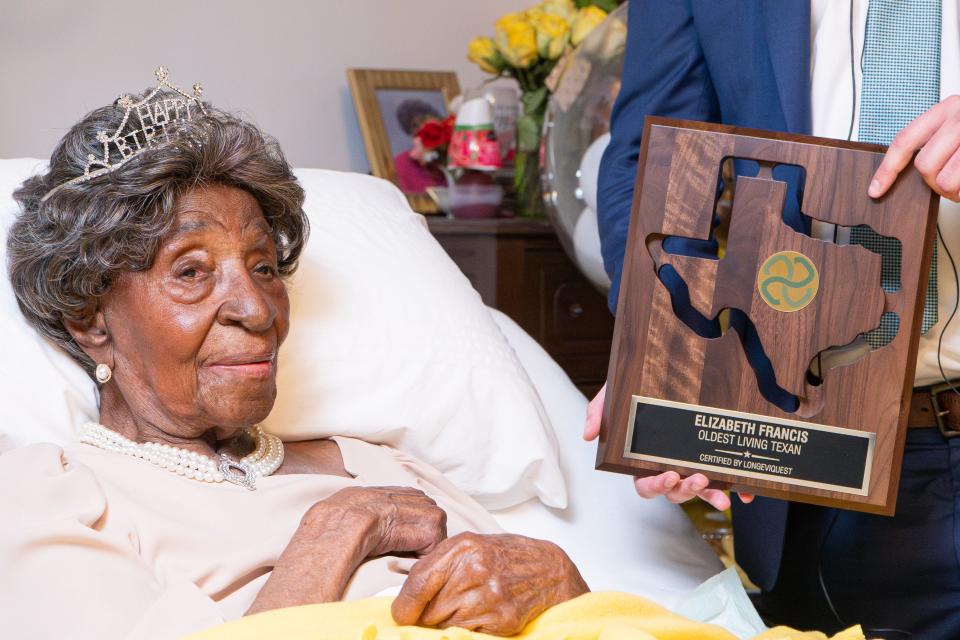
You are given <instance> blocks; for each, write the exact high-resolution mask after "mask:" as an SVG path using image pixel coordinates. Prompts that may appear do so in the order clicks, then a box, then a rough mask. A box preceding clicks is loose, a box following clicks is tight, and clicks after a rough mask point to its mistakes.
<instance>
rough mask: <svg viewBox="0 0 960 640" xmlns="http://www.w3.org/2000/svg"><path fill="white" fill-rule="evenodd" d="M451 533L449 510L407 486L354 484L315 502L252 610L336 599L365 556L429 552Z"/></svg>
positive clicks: (275, 566)
mask: <svg viewBox="0 0 960 640" xmlns="http://www.w3.org/2000/svg"><path fill="white" fill-rule="evenodd" d="M446 537H447V514H446V513H445V512H444V511H443V509H441V508H440V507H438V506H437V503H436V502H434V501H433V500H431V499H430V498H429V497H427V495H426V494H425V493H423V492H422V491H418V490H417V489H410V488H407V487H349V488H347V489H342V490H340V491H338V492H337V493H335V494H333V495H332V496H330V497H329V498H326V499H324V500H321V501H320V502H317V503H316V504H315V505H313V506H312V507H310V509H309V510H308V511H307V513H306V514H305V515H304V516H303V518H302V519H301V520H300V526H299V527H297V531H296V533H294V535H293V538H291V539H290V542H289V543H288V544H287V548H286V549H284V551H283V553H282V554H281V555H280V558H279V559H278V560H277V563H276V564H275V565H274V567H273V571H272V572H271V573H270V577H269V578H268V579H267V582H266V583H265V584H264V585H263V588H262V589H260V593H258V594H257V597H256V599H255V600H254V601H253V604H251V605H250V608H249V609H248V610H247V613H246V614H247V615H250V614H254V613H260V612H262V611H269V610H271V609H279V608H281V607H294V606H298V605H302V604H316V603H319V602H335V601H337V600H339V599H340V598H341V597H343V591H344V589H346V586H347V583H348V582H349V581H350V577H351V576H352V575H353V572H354V571H356V570H357V567H359V566H360V565H361V564H362V563H363V561H364V560H366V559H367V558H372V557H376V556H381V555H385V554H388V553H416V554H419V555H422V554H426V553H429V552H430V551H432V550H433V549H435V548H436V547H437V545H438V544H440V542H441V541H443V540H444V539H445V538H446Z"/></svg>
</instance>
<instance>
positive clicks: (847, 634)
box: [189, 592, 863, 640]
mask: <svg viewBox="0 0 960 640" xmlns="http://www.w3.org/2000/svg"><path fill="white" fill-rule="evenodd" d="M390 602H391V598H369V599H367V600H357V601H354V602H334V603H329V604H315V605H307V606H303V607H291V608H289V609H279V610H276V611H268V612H266V613H261V614H259V615H255V616H251V617H249V618H243V619H241V620H234V621H233V622H228V623H226V624H222V625H220V626H217V627H214V628H212V629H208V630H207V631H203V632H201V633H197V634H194V635H191V636H190V637H189V640H260V639H262V638H270V639H271V640H484V639H485V640H492V639H493V638H495V637H496V636H490V635H487V634H484V633H474V632H471V631H465V630H463V629H458V628H450V629H444V630H437V629H425V628H422V627H398V626H397V625H396V624H394V622H393V619H392V618H391V617H390ZM514 637H516V638H523V639H524V640H736V637H735V636H733V635H731V634H730V633H727V632H726V631H724V630H723V629H721V628H720V627H716V626H713V625H709V624H703V623H701V622H692V621H690V620H687V619H686V618H682V617H680V616H678V615H676V614H673V613H670V612H669V611H667V610H666V609H664V608H663V607H661V606H659V605H656V604H653V603H652V602H650V601H649V600H645V599H643V598H640V597H638V596H632V595H628V594H625V593H614V592H603V593H588V594H585V595H582V596H580V597H579V598H576V599H574V600H570V601H568V602H564V603H563V604H559V605H557V606H555V607H553V608H552V609H550V610H548V611H546V612H544V613H543V614H542V615H541V616H540V617H539V618H537V619H536V620H534V621H533V622H531V623H530V624H529V625H527V628H526V629H524V630H523V632H522V633H520V634H519V635H517V636H514ZM821 639H823V640H825V639H826V636H825V635H823V634H822V633H818V632H808V633H803V632H800V631H793V630H791V629H787V628H785V627H777V628H775V629H771V630H769V631H767V632H765V633H762V634H760V635H759V636H756V638H754V640H821ZM833 640H863V633H862V631H861V630H860V627H859V626H857V627H852V628H850V629H847V630H846V631H844V632H841V633H838V634H837V635H835V636H833Z"/></svg>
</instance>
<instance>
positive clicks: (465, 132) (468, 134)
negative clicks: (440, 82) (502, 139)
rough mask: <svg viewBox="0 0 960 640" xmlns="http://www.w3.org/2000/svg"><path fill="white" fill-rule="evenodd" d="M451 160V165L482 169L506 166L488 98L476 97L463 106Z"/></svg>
mask: <svg viewBox="0 0 960 640" xmlns="http://www.w3.org/2000/svg"><path fill="white" fill-rule="evenodd" d="M447 162H448V164H449V166H450V167H463V168H465V169H478V170H482V171H492V170H493V169H499V168H500V167H501V166H503V158H502V157H501V155H500V144H499V143H498V142H497V136H496V133H494V129H493V115H492V113H491V111H490V103H489V102H488V101H487V99H486V98H485V97H480V98H473V99H472V100H467V101H466V102H464V103H463V105H461V107H460V110H459V111H458V112H457V122H456V124H455V126H454V128H453V137H452V138H451V139H450V146H449V148H448V149H447Z"/></svg>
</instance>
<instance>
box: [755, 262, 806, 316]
mask: <svg viewBox="0 0 960 640" xmlns="http://www.w3.org/2000/svg"><path fill="white" fill-rule="evenodd" d="M819 288H820V274H819V273H817V268H816V267H815V266H814V264H813V262H811V261H810V258H808V257H807V256H805V255H803V254H802V253H798V252H796V251H778V252H777V253H775V254H773V255H772V256H770V257H769V258H767V259H766V260H764V261H763V264H762V265H760V272H759V273H757V290H758V291H759V292H760V297H761V298H763V301H764V302H766V303H767V304H768V305H769V306H770V307H772V308H774V309H776V310H777V311H784V312H790V311H799V310H800V309H803V308H804V307H805V306H807V305H808V304H810V302H811V301H812V300H813V299H814V298H815V297H816V295H817V291H818V290H819Z"/></svg>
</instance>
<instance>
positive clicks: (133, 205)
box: [7, 103, 309, 377]
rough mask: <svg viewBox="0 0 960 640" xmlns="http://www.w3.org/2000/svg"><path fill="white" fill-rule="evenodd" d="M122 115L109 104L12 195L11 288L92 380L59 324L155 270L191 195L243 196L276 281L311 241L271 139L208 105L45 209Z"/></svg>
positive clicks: (292, 180)
mask: <svg viewBox="0 0 960 640" xmlns="http://www.w3.org/2000/svg"><path fill="white" fill-rule="evenodd" d="M124 111H125V110H124V108H123V107H121V106H119V105H118V104H116V103H114V104H113V105H110V106H106V107H102V108H100V109H97V110H95V111H92V112H90V113H89V114H87V115H86V116H84V118H83V119H82V120H80V122H78V123H77V124H76V125H74V126H73V127H72V128H71V129H70V131H69V132H67V134H66V135H65V136H64V137H63V139H62V140H61V141H60V143H59V144H58V145H57V148H56V149H55V150H54V152H53V155H52V156H51V157H50V168H49V170H48V171H47V173H45V174H42V175H37V176H33V177H31V178H30V179H28V180H27V181H26V182H24V183H23V184H22V185H21V186H20V188H19V189H17V190H16V191H15V192H14V194H13V197H14V199H16V201H17V202H18V203H19V204H20V207H21V213H20V215H19V216H18V217H17V219H16V221H15V222H14V223H13V225H12V227H11V228H10V230H9V233H8V236H7V254H8V261H9V262H8V270H9V276H10V282H11V284H12V285H13V291H14V293H15V294H16V296H17V302H18V304H19V305H20V309H21V311H23V314H24V315H25V316H26V317H27V320H28V321H29V322H30V324H32V325H33V326H34V327H35V328H36V329H37V330H38V331H40V332H41V333H42V334H43V335H45V336H48V337H49V338H51V339H52V340H53V341H54V342H56V343H57V344H59V345H60V346H61V347H63V348H64V349H65V350H66V351H67V352H68V353H69V354H70V355H71V356H72V357H73V358H74V359H75V360H76V361H77V362H79V363H80V364H81V365H82V366H83V367H84V369H86V370H87V372H88V373H89V374H90V375H91V377H92V376H93V370H94V367H95V363H94V362H93V361H92V360H91V359H90V357H89V356H87V354H85V353H84V352H83V350H82V349H81V348H80V345H78V344H77V343H76V341H74V339H73V337H72V336H71V335H70V333H69V331H67V329H66V327H65V326H64V320H72V321H77V322H83V321H86V320H89V319H90V318H91V317H92V316H93V314H94V313H95V312H96V310H97V308H98V306H99V300H100V298H101V297H102V296H103V295H104V294H106V293H107V292H108V291H109V289H110V286H111V283H113V282H114V280H115V279H116V277H117V276H118V275H120V274H121V273H123V272H126V271H144V270H147V269H149V268H150V266H151V265H152V264H153V260H154V258H155V256H156V253H157V251H158V249H159V247H160V242H161V239H162V238H163V237H164V236H165V235H166V234H167V233H168V231H169V230H170V229H171V226H172V224H173V222H174V217H175V214H176V207H177V203H178V202H179V200H180V198H181V197H183V195H184V194H186V193H187V192H188V191H190V190H191V189H193V188H194V187H198V186H203V185H208V184H224V185H229V186H233V187H238V188H240V189H243V190H245V191H247V192H248V193H250V194H251V195H252V196H253V197H254V198H255V199H256V200H257V202H258V203H259V204H260V207H261V209H262V210H263V214H264V216H265V217H266V220H267V223H268V224H269V226H270V229H271V232H272V235H273V239H274V241H275V243H276V246H277V260H278V265H279V272H280V274H281V275H283V276H286V275H289V274H291V273H293V271H294V269H296V265H297V259H298V257H299V256H300V251H301V250H302V248H303V244H304V242H306V239H307V234H308V232H309V224H308V222H307V217H306V215H305V214H304V212H303V199H304V193H303V189H302V188H301V187H300V185H299V184H298V182H297V179H296V177H294V175H293V171H292V170H291V168H290V165H289V164H288V163H287V161H286V159H285V158H284V156H283V152H282V151H281V150H280V146H279V145H278V144H277V142H276V140H274V139H273V138H271V137H269V136H266V135H264V134H263V133H262V132H261V131H260V130H259V129H258V128H257V127H256V126H254V125H252V124H250V123H249V122H245V121H243V120H241V119H240V118H237V117H235V116H232V115H230V114H227V113H225V112H222V111H218V110H216V109H213V108H212V107H209V106H208V107H207V115H202V116H198V117H194V119H193V120H191V121H189V122H185V123H180V124H178V129H177V131H176V132H175V134H173V135H172V136H171V140H170V141H169V142H164V143H161V144H159V145H157V146H156V147H154V148H151V149H147V150H145V151H142V152H141V153H140V154H139V155H138V156H137V157H136V158H133V159H131V160H130V161H129V162H127V163H126V164H124V165H123V166H121V167H119V168H118V169H116V170H114V171H113V172H111V173H108V174H106V175H104V176H100V177H97V178H94V179H92V180H89V181H87V182H80V183H76V184H72V185H68V186H65V187H63V188H61V189H59V190H57V191H56V192H54V193H53V194H51V195H50V197H49V198H47V200H45V201H44V200H43V197H44V196H45V195H46V194H47V193H48V192H49V191H50V190H51V189H53V188H54V187H55V186H57V185H60V184H62V183H64V182H66V181H68V180H70V179H72V178H75V177H77V176H80V175H82V174H83V172H84V167H85V166H86V162H87V156H88V154H97V155H101V154H102V150H103V149H102V145H101V144H100V143H98V142H97V139H96V138H97V132H98V131H107V132H113V131H116V130H117V128H118V127H119V126H120V125H121V122H122V120H123V116H124ZM131 120H133V118H131Z"/></svg>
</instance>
